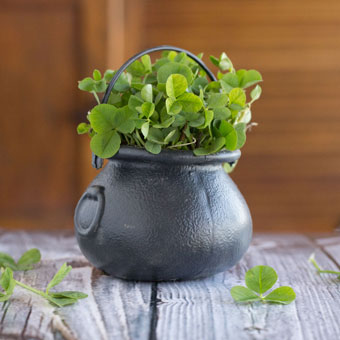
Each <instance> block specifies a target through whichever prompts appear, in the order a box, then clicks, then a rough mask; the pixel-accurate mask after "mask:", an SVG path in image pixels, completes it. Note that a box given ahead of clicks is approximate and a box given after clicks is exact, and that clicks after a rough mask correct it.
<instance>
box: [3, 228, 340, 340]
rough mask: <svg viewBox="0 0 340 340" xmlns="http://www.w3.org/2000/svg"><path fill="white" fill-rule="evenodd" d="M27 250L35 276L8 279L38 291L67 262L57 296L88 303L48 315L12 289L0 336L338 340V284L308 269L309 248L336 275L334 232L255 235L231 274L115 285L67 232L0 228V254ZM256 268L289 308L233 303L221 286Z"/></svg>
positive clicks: (338, 243)
mask: <svg viewBox="0 0 340 340" xmlns="http://www.w3.org/2000/svg"><path fill="white" fill-rule="evenodd" d="M31 247H39V248H40V249H41V252H42V257H43V260H42V262H41V263H40V264H39V265H38V266H37V268H36V269H35V270H32V271H29V272H26V273H22V272H18V273H15V276H16V278H17V279H19V280H22V281H23V282H24V283H27V284H31V285H33V286H35V287H37V288H40V289H43V288H44V287H45V286H46V284H47V282H48V281H49V280H50V279H51V277H52V276H53V274H54V273H55V271H56V270H57V269H58V268H59V267H60V265H61V264H62V263H63V262H65V261H67V262H68V263H69V264H71V265H72V266H73V268H74V269H73V270H72V271H71V273H70V274H69V276H68V277H67V278H66V279H65V281H64V282H62V284H61V285H60V286H58V287H57V289H56V290H59V289H60V290H70V289H74V290H80V291H83V292H85V293H87V294H88V295H89V297H88V298H87V299H84V300H80V301H79V302H78V303H77V304H75V305H73V306H69V307H64V308H60V309H56V308H54V307H52V306H51V305H49V304H48V303H47V302H45V301H44V300H43V299H41V298H40V297H38V296H34V295H33V294H31V293H29V292H27V291H25V290H24V289H21V288H20V287H16V289H15V292H14V295H13V297H12V298H11V300H10V301H9V302H7V303H4V304H2V307H1V308H0V339H1V340H8V339H44V340H45V339H46V340H50V339H51V340H52V339H66V340H80V339H84V340H88V339H96V340H97V339H98V340H102V339H103V340H120V339H124V340H135V339H138V340H144V339H145V340H147V339H148V340H149V339H161V340H163V339H165V340H167V339H169V340H172V339H176V340H182V339H183V340H191V339H192V340H219V339H223V340H224V339H231V340H233V339H235V340H238V339H241V340H243V339H244V340H248V339H249V340H250V339H259V340H260V339H273V340H276V339H277V340H285V339H287V340H288V339H289V340H291V339H294V340H295V339H297V340H314V339H315V340H319V339H338V338H339V337H340V324H339V322H338V316H339V313H340V291H339V280H337V279H336V277H335V276H334V275H318V274H317V273H316V272H315V270H314V267H312V266H311V265H310V264H309V263H308V258H309V255H310V254H311V253H312V252H315V254H316V259H317V261H318V263H320V265H321V266H322V267H324V268H327V269H332V270H339V268H340V254H339V248H340V236H339V235H321V236H304V235H302V234H256V235H255V237H254V240H253V242H252V245H251V247H250V249H249V250H248V252H247V254H246V255H245V256H244V258H243V259H242V260H241V261H240V263H239V264H237V265H236V266H235V267H234V268H232V269H231V270H229V271H227V272H225V273H221V274H218V275H215V276H213V277H210V278H207V279H204V280H196V281H186V282H164V283H158V284H151V283H140V282H127V281H122V280H118V279H114V278H111V277H109V276H106V275H104V274H103V273H102V272H100V271H98V270H96V269H93V268H92V267H91V266H90V265H89V263H88V262H87V261H86V259H85V258H84V257H83V256H82V254H81V253H80V251H79V249H78V246H77V245H76V242H75V239H74V237H73V236H72V234H71V233H67V232H66V233H65V232H64V233H60V232H59V233H41V232H37V233H28V232H6V231H4V230H2V231H0V251H5V252H9V253H11V254H12V255H13V256H14V257H15V258H18V257H19V256H20V254H21V253H22V252H23V251H25V250H27V249H29V248H31ZM259 264H265V265H270V266H272V267H274V268H275V269H276V270H277V272H278V275H279V281H278V284H277V285H290V286H292V287H293V288H294V290H295V292H296V294H297V299H296V301H295V302H293V303H292V304H290V305H287V306H281V305H268V304H261V303H255V304H252V305H249V304H236V303H234V301H233V300H232V298H231V296H230V293H229V290H230V288H231V287H232V286H234V285H243V284H244V274H245V272H246V271H247V270H248V269H249V268H250V267H252V266H255V265H259ZM277 285H276V286H277ZM276 286H275V287H276Z"/></svg>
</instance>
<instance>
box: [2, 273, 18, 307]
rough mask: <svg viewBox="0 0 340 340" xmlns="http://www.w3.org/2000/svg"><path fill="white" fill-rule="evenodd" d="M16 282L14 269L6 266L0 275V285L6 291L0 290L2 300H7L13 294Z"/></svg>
mask: <svg viewBox="0 0 340 340" xmlns="http://www.w3.org/2000/svg"><path fill="white" fill-rule="evenodd" d="M15 284H16V282H15V280H14V279H13V271H12V269H10V268H6V269H5V270H4V272H3V273H2V274H1V277H0V285H1V287H2V289H3V290H4V293H2V292H0V302H4V301H7V300H8V299H9V298H10V297H11V296H12V294H13V290H14V287H15Z"/></svg>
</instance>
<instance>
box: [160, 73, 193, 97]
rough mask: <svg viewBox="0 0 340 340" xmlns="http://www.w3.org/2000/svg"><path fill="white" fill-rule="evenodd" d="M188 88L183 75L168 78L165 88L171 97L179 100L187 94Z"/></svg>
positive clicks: (173, 75)
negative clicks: (182, 95) (179, 97)
mask: <svg viewBox="0 0 340 340" xmlns="http://www.w3.org/2000/svg"><path fill="white" fill-rule="evenodd" d="M187 87H188V82H187V80H186V78H185V77H184V76H183V75H181V74H172V75H170V76H169V77H168V79H167V81H166V84H165V88H166V94H167V95H168V96H169V97H172V98H177V97H178V96H180V95H181V94H183V93H184V92H185V90H186V89H187Z"/></svg>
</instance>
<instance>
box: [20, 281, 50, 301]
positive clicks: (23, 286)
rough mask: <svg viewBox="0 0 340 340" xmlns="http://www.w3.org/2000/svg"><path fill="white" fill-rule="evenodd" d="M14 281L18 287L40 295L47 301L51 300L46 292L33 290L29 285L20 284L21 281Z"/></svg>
mask: <svg viewBox="0 0 340 340" xmlns="http://www.w3.org/2000/svg"><path fill="white" fill-rule="evenodd" d="M14 281H15V283H16V284H17V285H18V286H20V287H22V288H25V289H27V290H29V291H31V292H33V293H35V294H38V295H40V296H43V297H44V298H46V299H48V298H49V296H48V295H47V294H46V293H45V292H43V291H41V290H38V289H35V288H33V287H30V286H27V285H25V284H24V283H22V282H20V281H17V280H14Z"/></svg>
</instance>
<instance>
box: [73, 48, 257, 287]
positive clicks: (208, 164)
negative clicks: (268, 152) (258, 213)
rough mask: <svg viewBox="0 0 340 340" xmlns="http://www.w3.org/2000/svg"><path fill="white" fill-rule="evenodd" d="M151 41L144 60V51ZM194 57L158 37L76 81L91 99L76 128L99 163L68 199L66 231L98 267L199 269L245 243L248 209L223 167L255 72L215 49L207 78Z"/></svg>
mask: <svg viewBox="0 0 340 340" xmlns="http://www.w3.org/2000/svg"><path fill="white" fill-rule="evenodd" d="M160 50H163V51H164V52H163V54H162V57H161V58H160V59H157V60H156V61H155V62H154V63H152V61H151V58H150V56H149V55H148V53H151V52H154V51H160ZM201 58H202V55H199V56H195V55H193V54H192V53H190V52H188V51H186V50H183V49H180V48H177V47H172V46H159V47H156V48H152V49H149V50H146V51H143V52H141V53H138V54H137V55H135V56H134V57H132V58H131V59H129V60H128V61H127V62H126V63H125V64H124V65H123V66H122V67H121V68H120V69H119V70H118V71H116V72H114V71H111V70H108V71H106V72H105V74H104V76H102V75H101V73H100V72H99V71H98V70H95V71H94V72H93V78H85V79H83V80H82V81H80V82H79V88H80V89H81V90H84V91H89V92H92V93H93V94H94V96H95V97H96V99H97V101H98V105H96V106H95V107H94V108H92V109H91V111H90V112H89V113H88V115H87V119H88V123H81V124H79V126H78V133H79V134H83V133H86V134H88V135H89V136H90V137H91V142H90V146H91V149H92V151H93V165H94V166H95V167H96V168H100V167H101V166H102V159H103V158H105V159H108V162H107V165H106V166H105V168H104V169H103V170H102V171H101V172H100V173H99V175H98V176H97V177H96V178H95V179H94V181H93V182H92V183H91V184H90V186H89V187H88V188H87V190H86V191H85V193H84V194H83V195H82V197H81V198H80V201H79V202H78V205H77V207H76V210H75V218H74V221H75V232H76V237H77V240H78V243H79V246H80V248H81V250H82V252H83V253H84V255H85V256H86V257H87V258H88V259H89V261H90V262H91V263H92V264H93V265H94V266H96V267H98V268H100V269H102V270H104V271H105V272H107V273H108V274H111V275H113V276H116V277H120V278H124V279H133V280H152V281H160V280H178V279H195V278H201V277H206V276H209V275H212V274H215V273H218V272H221V271H224V270H226V269H228V268H229V267H231V266H233V265H234V264H235V263H236V262H237V261H238V260H239V259H240V258H241V257H242V255H243V254H244V253H245V251H246V250H247V248H248V246H249V243H250V240H251V235H252V221H251V216H250V213H249V210H248V207H247V204H246V202H245V200H244V198H243V197H242V195H241V193H240V192H239V190H238V189H237V187H236V185H235V184H234V183H233V181H232V180H231V179H230V177H229V176H228V174H227V173H226V171H227V172H229V171H231V170H232V169H233V167H234V166H235V164H236V162H237V160H238V159H239V157H240V154H241V153H240V150H239V149H240V148H241V147H242V146H243V145H244V143H245V141H246V131H247V127H248V126H249V125H250V120H251V111H250V109H251V105H252V103H253V102H254V101H255V100H257V99H258V98H259V97H260V95H261V88H260V86H259V85H256V84H257V83H258V82H260V81H262V77H261V75H260V73H259V72H257V71H255V70H238V71H236V70H235V69H234V67H233V64H232V63H231V61H230V59H229V58H228V57H227V55H226V54H225V53H222V55H221V56H220V58H215V57H211V58H210V59H211V61H212V63H213V64H214V65H216V66H218V67H219V69H220V71H219V72H218V73H217V78H216V77H215V76H214V74H213V73H212V72H211V71H210V70H209V69H208V68H207V67H206V65H205V64H204V63H203V62H202V60H201ZM253 85H256V86H255V87H254V88H253V89H252V90H251V92H250V99H249V100H248V101H247V95H246V91H247V89H248V88H249V87H251V86H253ZM100 93H105V94H104V96H103V98H102V101H101V103H100V100H99V95H98V94H100ZM223 165H224V167H223Z"/></svg>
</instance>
